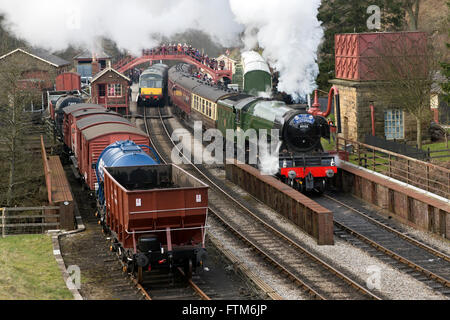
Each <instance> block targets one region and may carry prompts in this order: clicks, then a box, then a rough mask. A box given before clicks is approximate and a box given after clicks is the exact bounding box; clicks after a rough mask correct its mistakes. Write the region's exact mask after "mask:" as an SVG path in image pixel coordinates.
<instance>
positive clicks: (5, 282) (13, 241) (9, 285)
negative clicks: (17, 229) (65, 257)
mask: <svg viewBox="0 0 450 320" xmlns="http://www.w3.org/2000/svg"><path fill="white" fill-rule="evenodd" d="M0 299H1V300H67V299H73V296H72V294H71V293H70V291H69V290H68V289H67V287H66V285H65V283H64V280H63V278H62V275H61V272H60V270H59V268H58V265H57V264H56V260H55V258H54V256H53V246H52V239H51V237H50V236H49V235H20V236H8V237H6V238H0Z"/></svg>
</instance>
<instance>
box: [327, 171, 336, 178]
mask: <svg viewBox="0 0 450 320" xmlns="http://www.w3.org/2000/svg"><path fill="white" fill-rule="evenodd" d="M326 173H327V177H328V178H333V176H334V171H333V170H331V169H328V170H327V172H326Z"/></svg>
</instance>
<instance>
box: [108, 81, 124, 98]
mask: <svg viewBox="0 0 450 320" xmlns="http://www.w3.org/2000/svg"><path fill="white" fill-rule="evenodd" d="M121 96H122V85H121V84H120V83H110V84H108V97H121Z"/></svg>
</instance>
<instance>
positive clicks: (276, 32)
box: [0, 0, 323, 98]
mask: <svg viewBox="0 0 450 320" xmlns="http://www.w3.org/2000/svg"><path fill="white" fill-rule="evenodd" d="M319 6H320V0H283V1H273V0H246V1H241V0H151V1H148V0H128V1H114V0H113V1H111V0H109V1H107V0H95V1H92V0H77V1H61V0H59V1H58V0H41V1H36V0H21V1H19V2H17V1H15V0H2V2H1V4H0V13H3V14H5V17H6V21H7V26H8V28H9V29H10V30H11V31H12V32H13V33H14V34H15V35H17V36H18V37H20V38H22V39H25V40H26V41H27V42H28V43H30V44H31V45H33V46H39V47H44V48H47V49H51V50H63V49H65V48H66V47H67V46H68V44H72V45H79V46H85V47H88V48H91V49H97V47H96V44H97V43H98V41H97V39H98V37H101V36H104V37H107V38H110V39H111V40H113V41H115V42H116V43H117V45H118V46H119V47H120V48H123V49H127V50H129V51H131V52H133V53H134V54H139V53H140V50H141V49H143V48H151V47H153V46H157V45H158V44H159V39H160V38H161V36H165V37H169V38H170V37H171V36H173V35H175V34H177V33H181V32H184V31H186V30H189V29H196V30H201V31H203V32H205V33H206V34H208V35H210V36H211V38H212V39H213V40H214V41H216V42H217V43H219V44H221V45H222V46H225V47H231V46H240V45H241V39H240V35H241V34H242V33H243V34H244V37H243V39H242V40H243V41H244V43H245V47H246V49H252V48H253V47H254V46H255V45H259V47H261V48H262V49H263V50H264V51H263V56H264V57H265V58H266V59H267V60H268V62H269V64H270V65H271V67H272V68H274V69H275V70H277V71H279V72H280V83H279V86H278V89H279V90H280V91H285V92H287V93H289V94H292V95H293V96H294V98H297V97H298V96H300V95H304V94H307V93H311V92H312V90H313V89H314V88H315V79H316V77H317V74H318V66H317V63H316V60H317V49H318V46H319V44H320V41H321V39H322V36H323V30H322V28H321V26H320V22H319V21H318V20H317V13H318V8H319Z"/></svg>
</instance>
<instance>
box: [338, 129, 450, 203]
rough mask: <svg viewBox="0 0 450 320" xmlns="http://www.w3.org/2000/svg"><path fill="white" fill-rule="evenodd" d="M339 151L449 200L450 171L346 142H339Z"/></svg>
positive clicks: (379, 171)
mask: <svg viewBox="0 0 450 320" xmlns="http://www.w3.org/2000/svg"><path fill="white" fill-rule="evenodd" d="M336 150H337V151H338V152H339V151H341V152H342V151H345V152H347V153H348V154H349V161H350V162H352V163H354V164H357V165H359V166H361V167H364V168H367V169H370V170H373V171H375V172H378V173H381V174H383V175H386V176H388V177H391V178H394V179H397V180H400V181H402V182H405V183H407V184H410V185H413V186H416V187H418V188H420V189H423V190H426V191H428V192H431V193H434V194H436V195H439V196H443V197H446V198H450V170H449V169H446V168H444V167H440V166H438V165H435V164H432V163H428V162H424V161H421V160H417V159H414V158H410V157H407V156H404V155H401V154H398V153H394V152H391V151H388V150H384V149H381V148H377V147H374V146H371V145H368V144H364V143H361V142H357V141H352V140H348V139H345V138H340V137H337V138H336Z"/></svg>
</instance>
